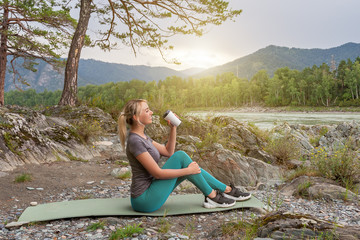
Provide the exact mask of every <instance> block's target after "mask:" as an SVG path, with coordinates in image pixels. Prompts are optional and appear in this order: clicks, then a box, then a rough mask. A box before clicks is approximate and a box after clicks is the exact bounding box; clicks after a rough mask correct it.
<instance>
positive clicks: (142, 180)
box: [126, 132, 160, 198]
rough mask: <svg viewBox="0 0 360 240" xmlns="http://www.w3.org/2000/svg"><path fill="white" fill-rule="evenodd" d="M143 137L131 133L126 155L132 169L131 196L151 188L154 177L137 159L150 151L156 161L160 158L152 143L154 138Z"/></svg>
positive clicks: (134, 196) (133, 196)
mask: <svg viewBox="0 0 360 240" xmlns="http://www.w3.org/2000/svg"><path fill="white" fill-rule="evenodd" d="M145 136H146V139H144V138H142V137H141V136H139V135H138V134H136V133H132V132H130V133H129V136H128V139H127V146H126V155H127V157H128V159H129V162H130V166H131V169H132V183H131V189H130V190H131V197H132V198H136V197H138V196H140V195H141V194H143V193H144V192H145V190H146V189H148V188H149V186H150V184H151V182H152V181H153V180H154V177H153V176H152V175H151V174H150V173H149V172H148V171H147V170H146V169H145V168H144V167H143V165H142V164H141V163H140V162H139V161H138V160H137V159H136V157H137V156H139V155H140V154H141V153H144V152H148V153H149V154H150V155H151V156H152V158H153V159H154V160H155V162H156V163H158V162H159V160H160V153H159V151H158V150H157V149H156V148H155V146H154V145H153V144H152V142H153V140H152V139H151V138H150V137H149V136H147V135H145Z"/></svg>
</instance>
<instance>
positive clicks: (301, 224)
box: [257, 212, 360, 240]
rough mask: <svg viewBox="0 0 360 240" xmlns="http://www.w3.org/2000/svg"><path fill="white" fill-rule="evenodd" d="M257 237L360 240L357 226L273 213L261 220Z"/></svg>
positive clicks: (303, 216) (301, 215)
mask: <svg viewBox="0 0 360 240" xmlns="http://www.w3.org/2000/svg"><path fill="white" fill-rule="evenodd" d="M260 221H261V226H260V227H259V228H258V231H257V236H258V237H261V238H270V239H274V240H280V239H342V240H356V239H360V229H359V228H358V227H357V226H340V225H338V224H335V223H331V222H327V221H324V220H320V219H317V218H315V217H312V216H309V215H303V214H297V213H288V212H271V213H269V214H267V215H265V216H264V217H263V218H262V219H261V220H260Z"/></svg>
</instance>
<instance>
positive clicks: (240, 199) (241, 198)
mask: <svg viewBox="0 0 360 240" xmlns="http://www.w3.org/2000/svg"><path fill="white" fill-rule="evenodd" d="M224 196H225V197H227V198H229V199H232V200H235V201H245V200H248V199H250V198H251V194H250V195H249V196H247V197H234V196H231V195H228V194H226V193H224Z"/></svg>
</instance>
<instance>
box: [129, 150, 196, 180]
mask: <svg viewBox="0 0 360 240" xmlns="http://www.w3.org/2000/svg"><path fill="white" fill-rule="evenodd" d="M136 159H137V160H138V161H139V162H140V163H141V164H142V165H143V167H144V168H145V169H146V170H147V171H148V172H149V173H150V174H151V175H152V176H153V177H154V178H156V179H171V178H177V177H181V176H185V175H192V174H198V173H200V172H201V169H200V167H199V165H198V164H197V163H196V162H192V163H190V164H189V166H188V167H187V168H182V169H162V168H160V167H159V165H158V164H157V163H156V162H155V160H154V159H153V158H152V157H151V155H150V154H149V153H148V152H144V153H141V154H140V155H138V156H137V157H136Z"/></svg>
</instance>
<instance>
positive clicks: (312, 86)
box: [5, 57, 360, 116]
mask: <svg viewBox="0 0 360 240" xmlns="http://www.w3.org/2000/svg"><path fill="white" fill-rule="evenodd" d="M60 95H61V90H57V91H55V92H48V91H45V92H42V93H36V92H35V90H28V91H24V92H20V91H10V92H7V93H5V102H6V103H7V104H17V105H25V106H30V107H32V106H37V105H42V106H51V105H55V104H57V101H58V100H59V98H60ZM78 96H79V99H80V101H81V102H82V103H83V104H87V105H89V106H96V107H100V108H102V109H104V110H105V111H107V112H109V113H111V114H113V116H117V114H118V113H119V111H120V110H121V109H122V107H123V105H124V104H125V102H127V101H128V100H130V99H134V98H143V99H147V100H149V102H150V105H151V106H152V108H153V109H154V110H158V111H160V112H162V111H163V110H164V109H165V108H168V107H171V108H172V109H175V108H177V109H180V110H181V109H184V108H194V107H198V108H207V107H242V106H254V105H263V106H326V107H327V106H360V57H358V58H357V59H356V60H355V61H354V62H353V61H351V60H347V61H345V60H343V61H341V62H340V63H339V65H337V66H335V68H334V69H331V68H330V67H329V66H328V65H327V64H322V65H320V66H316V65H314V66H313V67H311V68H309V67H308V68H305V69H304V70H302V71H298V70H292V69H290V68H288V67H285V68H279V69H277V70H276V71H275V73H274V76H273V77H270V76H269V74H268V73H267V72H266V71H265V70H261V71H259V72H257V73H256V74H255V75H254V76H253V77H252V78H251V79H250V81H249V80H248V79H246V78H238V77H236V76H235V75H234V74H233V73H231V72H229V73H224V74H220V75H217V76H216V77H214V76H208V77H203V78H191V77H190V78H181V77H177V76H172V77H168V78H166V79H165V80H164V81H162V80H160V81H158V82H157V81H151V82H145V81H140V80H132V81H129V82H117V83H113V82H112V83H106V84H103V85H98V86H97V85H88V86H85V87H80V88H79V93H78Z"/></svg>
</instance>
